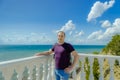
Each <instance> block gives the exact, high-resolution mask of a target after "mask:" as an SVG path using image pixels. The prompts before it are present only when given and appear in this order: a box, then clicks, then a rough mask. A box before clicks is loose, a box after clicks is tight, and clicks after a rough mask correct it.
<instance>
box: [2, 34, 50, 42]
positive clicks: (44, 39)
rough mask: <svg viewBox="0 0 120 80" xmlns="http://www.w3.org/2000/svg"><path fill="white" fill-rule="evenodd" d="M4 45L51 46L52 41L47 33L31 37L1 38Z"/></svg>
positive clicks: (9, 36)
mask: <svg viewBox="0 0 120 80" xmlns="http://www.w3.org/2000/svg"><path fill="white" fill-rule="evenodd" d="M1 40H2V41H3V43H4V44H49V43H52V40H51V39H50V38H49V37H48V36H47V35H46V34H45V33H40V34H37V33H30V34H29V35H20V34H18V35H17V34H15V35H11V34H10V35H6V36H4V37H2V38H1Z"/></svg>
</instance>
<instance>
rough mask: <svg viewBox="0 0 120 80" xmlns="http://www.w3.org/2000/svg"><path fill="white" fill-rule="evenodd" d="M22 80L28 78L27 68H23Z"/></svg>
mask: <svg viewBox="0 0 120 80" xmlns="http://www.w3.org/2000/svg"><path fill="white" fill-rule="evenodd" d="M22 76H23V77H22V80H28V76H29V74H28V68H27V67H25V68H24V71H23V73H22Z"/></svg>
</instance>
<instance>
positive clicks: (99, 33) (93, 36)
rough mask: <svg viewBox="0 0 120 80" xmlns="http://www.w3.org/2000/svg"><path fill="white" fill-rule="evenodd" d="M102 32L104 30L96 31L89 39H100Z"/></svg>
mask: <svg viewBox="0 0 120 80" xmlns="http://www.w3.org/2000/svg"><path fill="white" fill-rule="evenodd" d="M101 34H102V30H99V31H95V32H93V33H92V34H90V35H89V36H88V39H98V36H99V35H101Z"/></svg>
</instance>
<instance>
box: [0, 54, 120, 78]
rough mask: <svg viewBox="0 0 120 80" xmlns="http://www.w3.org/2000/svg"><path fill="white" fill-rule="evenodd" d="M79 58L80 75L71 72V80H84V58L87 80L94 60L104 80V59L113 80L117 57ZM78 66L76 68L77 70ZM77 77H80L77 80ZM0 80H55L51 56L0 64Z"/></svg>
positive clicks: (88, 56)
mask: <svg viewBox="0 0 120 80" xmlns="http://www.w3.org/2000/svg"><path fill="white" fill-rule="evenodd" d="M79 56H80V58H79V61H80V63H81V64H80V73H79V74H78V72H76V69H74V71H73V79H72V80H86V73H85V70H84V69H85V68H86V66H85V65H84V64H85V58H86V57H87V58H88V62H89V65H90V75H89V77H88V78H89V80H94V75H93V62H94V58H97V59H98V63H99V72H100V75H99V80H104V72H103V63H104V59H107V60H108V63H109V66H110V80H115V79H114V63H115V60H118V61H119V62H120V57H119V56H110V55H93V54H82V53H80V54H79ZM78 66H79V63H78V65H77V66H76V68H78ZM78 77H80V78H79V79H78ZM0 80H55V76H54V60H53V55H49V56H40V57H38V56H33V57H27V58H21V59H16V60H10V61H4V62H0Z"/></svg>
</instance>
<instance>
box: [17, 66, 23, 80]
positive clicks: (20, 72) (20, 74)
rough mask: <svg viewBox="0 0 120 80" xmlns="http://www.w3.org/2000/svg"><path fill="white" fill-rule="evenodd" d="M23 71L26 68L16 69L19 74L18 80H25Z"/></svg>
mask: <svg viewBox="0 0 120 80" xmlns="http://www.w3.org/2000/svg"><path fill="white" fill-rule="evenodd" d="M23 70H24V67H22V66H20V67H19V68H17V69H16V71H17V73H18V80H22V78H23V75H22V73H23Z"/></svg>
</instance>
